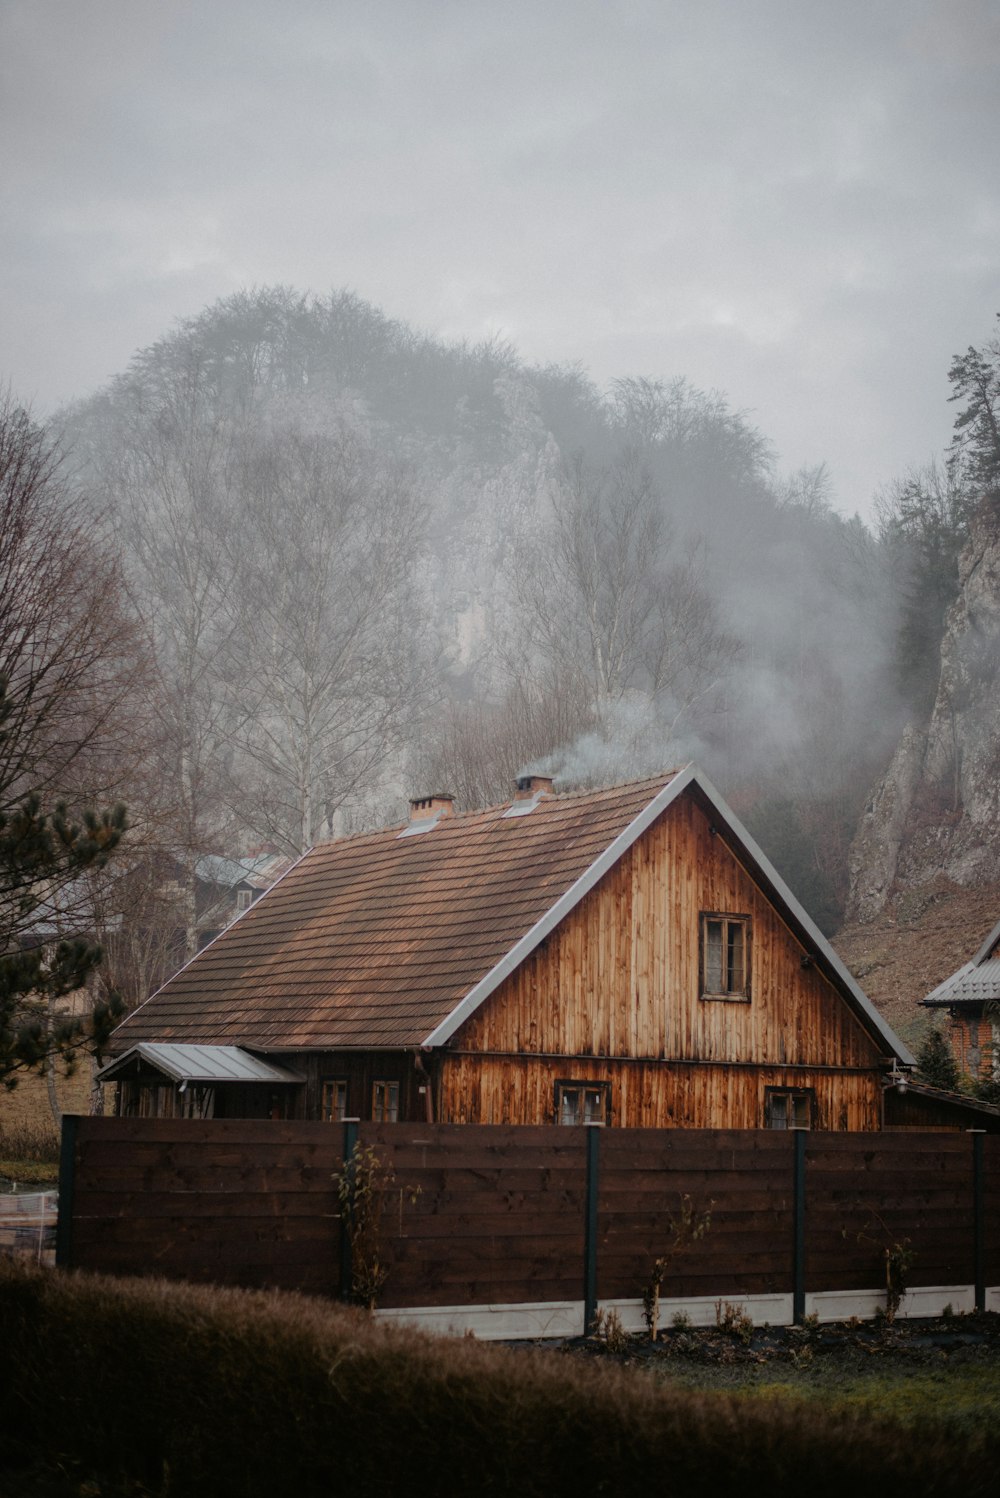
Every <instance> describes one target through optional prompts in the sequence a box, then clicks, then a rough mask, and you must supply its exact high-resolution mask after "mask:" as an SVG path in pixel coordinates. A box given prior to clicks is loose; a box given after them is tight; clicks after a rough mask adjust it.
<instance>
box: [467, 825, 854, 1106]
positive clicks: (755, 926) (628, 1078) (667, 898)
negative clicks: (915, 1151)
mask: <svg viewBox="0 0 1000 1498" xmlns="http://www.w3.org/2000/svg"><path fill="white" fill-rule="evenodd" d="M705 912H721V913H727V914H735V915H745V916H748V917H749V919H750V997H749V999H748V1000H746V999H705V998H703V997H702V995H701V973H700V960H699V945H700V943H699V934H700V926H701V917H702V914H703V913H705ZM804 956H805V953H804V951H803V948H802V946H801V945H800V943H799V942H798V941H797V940H796V939H795V938H794V937H793V936H792V934H791V932H790V931H789V929H788V928H787V926H786V925H785V924H784V922H783V921H782V920H781V918H780V917H779V915H778V914H777V912H776V910H775V909H774V907H773V905H772V904H771V902H770V901H769V900H768V899H767V897H766V896H765V895H764V893H763V892H762V891H761V890H760V889H759V888H758V887H757V885H756V884H755V883H754V882H753V880H752V879H751V878H750V876H749V875H748V874H747V873H746V872H745V870H744V869H743V868H742V867H741V865H740V863H739V862H738V860H737V858H736V857H735V855H734V854H733V852H732V851H731V849H730V848H729V847H728V845H727V844H726V843H725V842H724V841H723V839H722V838H721V837H719V836H717V835H714V834H713V832H712V829H711V826H710V822H709V819H708V817H707V816H706V814H705V812H704V811H703V810H702V809H701V808H700V807H699V806H698V805H697V804H696V803H695V802H694V801H693V800H692V799H691V798H690V797H683V798H681V799H680V800H679V801H677V802H675V803H674V804H673V805H672V806H671V807H669V808H668V810H667V811H666V812H665V813H664V814H663V816H661V817H660V818H659V819H658V820H657V821H656V822H655V823H654V824H653V826H652V827H651V828H650V829H649V830H648V831H647V832H646V833H645V834H644V835H643V836H642V837H641V838H640V839H639V840H638V842H637V843H635V844H634V845H633V847H632V848H631V849H630V850H629V852H628V853H626V854H625V855H624V857H623V858H622V859H621V860H620V861H619V862H618V863H617V864H616V865H615V867H614V868H613V869H611V870H610V871H609V873H608V874H607V875H605V877H604V878H603V879H602V880H601V881H600V883H599V884H598V885H597V886H595V888H594V889H593V890H592V891H591V892H590V893H589V894H588V895H587V896H586V897H585V898H584V900H583V901H582V902H581V903H580V905H579V906H578V907H577V908H576V909H575V910H574V911H573V912H572V913H571V914H570V915H569V916H568V917H567V918H566V919H565V920H564V921H563V922H562V923H561V924H560V925H559V926H558V927H557V928H556V929H555V930H554V931H553V932H552V933H551V934H550V935H549V937H548V938H547V939H546V940H545V941H544V942H543V943H542V944H541V946H540V947H539V948H538V949H537V950H536V951H535V952H534V953H533V954H532V956H531V957H529V958H528V959H527V961H525V962H524V963H523V964H522V965H521V966H520V967H519V968H518V969H517V970H516V971H515V972H514V973H512V974H511V975H510V977H509V978H507V979H506V981H505V982H504V983H503V984H502V985H501V986H500V988H499V989H498V990H497V992H496V993H495V994H493V995H492V996H491V998H490V999H488V1000H487V1001H486V1003H485V1004H484V1005H483V1007H482V1008H481V1009H480V1010H479V1011H478V1013H476V1014H475V1015H473V1016H472V1017H471V1018H470V1019H469V1020H468V1021H467V1022H466V1023H465V1024H464V1025H463V1026H462V1027H461V1029H460V1030H459V1031H458V1032H457V1034H456V1036H455V1037H454V1040H453V1041H452V1043H451V1045H450V1046H449V1047H448V1048H447V1050H446V1051H445V1052H444V1054H443V1055H442V1057H441V1060H440V1063H439V1064H440V1069H441V1070H440V1084H439V1115H438V1116H439V1117H441V1118H442V1119H443V1120H448V1121H455V1122H480V1123H496V1124H501V1123H517V1122H537V1121H543V1120H550V1119H551V1118H552V1117H553V1097H554V1092H553V1089H554V1085H555V1082H556V1081H557V1080H559V1079H562V1080H570V1079H572V1080H579V1081H590V1080H604V1081H609V1082H610V1083H611V1119H610V1121H611V1122H612V1123H613V1124H616V1125H619V1126H621V1127H627V1128H639V1127H644V1128H645V1127H666V1126H670V1125H673V1126H683V1127H688V1128H710V1127H718V1126H727V1127H732V1128H741V1129H742V1128H756V1127H759V1126H760V1125H761V1124H763V1122H764V1100H765V1089H766V1087H769V1086H775V1087H795V1088H811V1089H814V1091H815V1098H816V1114H817V1116H816V1119H815V1126H817V1127H820V1128H824V1129H852V1130H871V1129H877V1128H879V1127H880V1126H881V1121H882V1120H881V1097H882V1091H881V1085H880V1080H879V1070H880V1068H879V1062H880V1056H881V1053H880V1050H879V1048H878V1046H877V1045H876V1043H875V1042H874V1041H873V1040H872V1038H871V1037H870V1036H869V1035H868V1034H867V1033H866V1031H865V1030H864V1028H863V1027H862V1025H861V1023H860V1022H859V1020H857V1019H856V1018H855V1017H854V1015H853V1014H852V1013H851V1011H850V1010H849V1008H848V1006H847V1004H846V1003H845V1001H844V999H843V998H842V996H841V995H840V994H839V993H838V992H837V991H836V990H835V989H834V987H833V985H832V984H831V983H830V982H829V981H828V980H827V978H826V977H825V976H824V975H823V974H822V973H821V972H820V971H819V969H818V968H817V967H815V966H812V965H807V966H805V967H804V966H803V958H804Z"/></svg>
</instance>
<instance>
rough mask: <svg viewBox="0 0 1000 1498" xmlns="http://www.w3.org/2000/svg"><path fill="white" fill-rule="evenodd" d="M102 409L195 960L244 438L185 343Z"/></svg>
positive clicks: (218, 811)
mask: <svg viewBox="0 0 1000 1498" xmlns="http://www.w3.org/2000/svg"><path fill="white" fill-rule="evenodd" d="M110 406H111V413H112V414H111V432H110V434H109V437H108V439H107V440H106V441H105V443H104V444H103V447H102V450H101V454H100V469H99V473H100V479H101V481H102V483H103V485H104V487H105V492H106V493H107V494H108V496H109V497H110V499H111V501H112V503H113V505H114V509H115V512H116V517H117V522H118V525H119V528H120V534H121V537H122V541H123V544H124V546H125V551H126V559H127V568H128V577H129V586H130V589H131V591H132V594H133V596H134V597H135V599H136V601H137V604H138V606H139V607H140V608H141V610H142V612H143V614H144V615H145V617H146V619H147V620H148V621H149V624H148V627H149V631H150V636H151V644H152V654H153V658H154V661H155V670H156V684H155V692H154V693H153V696H152V699H151V700H152V710H153V713H154V716H155V728H156V731H155V738H154V743H155V750H154V753H155V758H156V768H157V771H158V778H159V782H160V792H159V796H158V798H157V799H158V802H159V805H158V807H156V808H155V813H154V814H155V816H156V818H157V819H158V820H160V821H164V820H166V821H168V822H169V824H170V834H169V836H170V841H171V844H172V846H173V848H174V849H175V850H176V852H177V854H178V856H179V857H180V859H181V861H182V865H183V869H184V875H183V891H184V922H183V923H184V927H185V931H186V938H185V950H186V953H187V955H188V956H191V955H193V953H194V951H195V950H196V947H197V912H196V878H195V865H196V863H197V860H198V858H199V857H200V856H201V854H202V853H204V852H206V851H208V850H209V849H210V848H211V847H212V846H213V845H214V844H215V843H216V842H217V841H218V839H219V837H220V833H221V828H222V827H223V825H224V823H225V820H226V802H225V797H224V786H225V777H224V774H223V765H224V759H225V755H226V753H227V744H228V742H229V739H230V737H231V733H232V726H233V725H232V720H231V716H230V715H231V711H232V705H233V699H232V696H231V694H229V693H227V691H226V690H225V680H224V678H225V671H226V669H227V665H228V662H229V659H230V634H231V632H232V629H233V627H234V625H233V620H232V611H231V606H230V605H231V600H230V589H231V564H230V558H229V536H230V533H231V530H232V529H233V528H234V527H236V526H238V524H239V522H240V511H239V492H238V487H237V475H238V464H237V455H238V453H239V450H240V448H239V440H240V437H241V436H242V435H243V433H244V432H245V428H244V427H241V426H238V425H237V424H236V423H235V421H234V419H233V416H232V413H231V412H229V411H228V410H227V409H225V408H223V407H220V405H219V403H218V400H217V398H216V389H215V379H214V375H213V373H212V370H211V367H210V365H209V364H208V363H207V362H206V361H205V360H204V359H203V357H202V356H201V354H200V353H199V351H198V349H197V347H196V346H193V345H191V344H189V343H181V344H179V345H178V346H176V347H175V346H173V345H167V346H165V348H164V349H154V350H150V351H148V352H147V354H146V355H144V356H141V358H140V359H139V360H137V361H136V364H135V366H134V368H133V370H132V372H131V373H130V374H129V375H128V376H124V377H122V378H121V379H120V380H118V381H116V382H115V384H114V386H113V387H112V390H111V393H110ZM151 810H152V809H151Z"/></svg>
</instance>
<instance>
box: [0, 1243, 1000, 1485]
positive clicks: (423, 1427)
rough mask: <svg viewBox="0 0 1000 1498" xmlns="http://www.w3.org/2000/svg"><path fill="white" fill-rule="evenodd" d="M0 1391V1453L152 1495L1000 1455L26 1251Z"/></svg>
mask: <svg viewBox="0 0 1000 1498" xmlns="http://www.w3.org/2000/svg"><path fill="white" fill-rule="evenodd" d="M0 1408H3V1410H4V1415H5V1427H6V1437H7V1439H6V1441H5V1444H4V1447H3V1448H2V1450H0V1460H2V1461H6V1462H7V1463H8V1464H9V1463H10V1462H11V1460H12V1459H13V1458H14V1457H16V1456H21V1457H24V1456H26V1455H27V1454H36V1455H37V1453H38V1452H46V1453H48V1454H49V1455H50V1456H51V1457H52V1458H53V1459H55V1458H57V1457H58V1458H61V1459H62V1461H63V1462H64V1464H66V1465H70V1464H78V1465H80V1464H82V1466H83V1469H84V1470H86V1471H90V1472H92V1473H94V1474H97V1475H98V1488H97V1490H99V1491H102V1492H108V1491H109V1485H110V1484H112V1483H114V1482H115V1481H118V1482H120V1483H121V1484H122V1486H124V1484H125V1480H126V1479H127V1480H129V1481H133V1482H141V1484H142V1490H143V1491H144V1492H145V1493H147V1494H148V1495H150V1498H208V1495H211V1498H265V1495H266V1498H274V1495H276V1494H285V1493H288V1494H294V1495H295V1498H319V1495H320V1494H322V1495H323V1498H329V1495H330V1494H334V1493H359V1494H361V1493H363V1494H364V1495H365V1498H382V1495H385V1498H388V1495H394V1494H397V1493H399V1492H401V1491H405V1492H407V1493H408V1494H416V1495H420V1494H424V1493H426V1494H433V1495H434V1498H466V1495H468V1494H469V1493H472V1492H475V1493H477V1494H483V1495H487V1498H488V1495H491V1494H497V1495H499V1494H509V1493H514V1492H516V1493H518V1494H519V1495H524V1498H536V1495H539V1498H540V1495H542V1494H544V1495H545V1498H560V1495H562V1494H570V1493H572V1494H574V1495H578V1494H579V1493H581V1492H588V1493H606V1494H619V1493H622V1494H631V1493H648V1494H650V1495H652V1494H657V1493H661V1494H662V1493H673V1492H677V1493H684V1494H691V1495H694V1494H699V1493H710V1492H716V1491H726V1490H733V1491H738V1492H739V1493H740V1495H741V1498H757V1495H763V1494H765V1493H766V1494H767V1495H768V1498H774V1494H775V1492H800V1491H801V1492H808V1493H809V1494H810V1498H827V1495H829V1498H843V1493H844V1491H848V1492H851V1494H852V1498H863V1495H866V1494H872V1495H875V1494H877V1495H878V1498H897V1495H898V1498H904V1495H905V1498H912V1494H913V1473H914V1472H919V1474H920V1486H921V1490H922V1491H925V1492H933V1493H934V1494H935V1495H940V1498H949V1495H951V1494H954V1495H956V1498H958V1495H961V1498H978V1495H980V1494H986V1493H991V1492H992V1490H993V1483H994V1479H995V1463H996V1458H997V1455H998V1440H997V1437H996V1434H995V1433H994V1432H993V1431H992V1430H987V1431H984V1432H983V1434H982V1437H981V1439H978V1440H975V1441H970V1442H968V1443H963V1445H962V1446H961V1447H960V1448H957V1447H956V1445H955V1442H954V1439H953V1436H952V1434H951V1432H950V1431H949V1430H948V1428H947V1427H946V1426H945V1425H943V1424H942V1425H940V1426H937V1425H935V1424H934V1422H925V1423H924V1424H923V1425H922V1426H921V1428H920V1429H919V1430H913V1429H908V1428H906V1427H904V1426H903V1425H898V1424H893V1423H892V1422H889V1421H881V1420H873V1419H872V1417H871V1414H870V1412H867V1411H866V1412H864V1413H863V1414H858V1413H852V1412H851V1411H849V1410H844V1409H837V1410H830V1409H827V1408H823V1407H821V1408H817V1409H815V1410H812V1409H810V1410H809V1412H808V1413H805V1412H804V1410H803V1408H802V1406H800V1405H795V1404H792V1405H782V1404H780V1403H778V1402H777V1401H772V1402H768V1403H766V1404H765V1403H760V1404H752V1403H749V1402H748V1401H746V1400H738V1399H736V1398H731V1397H728V1396H724V1395H718V1394H715V1395H705V1394H696V1393H690V1392H681V1391H679V1390H670V1389H666V1390H665V1389H662V1388H657V1387H655V1386H654V1385H653V1384H652V1383H651V1382H648V1381H646V1380H637V1378H636V1376H635V1375H634V1374H632V1375H629V1373H628V1372H627V1371H625V1370H621V1369H617V1368H613V1367H608V1366H606V1365H605V1364H603V1363H601V1364H600V1366H597V1367H592V1366H586V1367H581V1366H577V1365H576V1364H571V1363H569V1362H568V1360H566V1359H564V1358H560V1357H558V1355H556V1354H552V1353H528V1352H524V1351H518V1352H516V1353H514V1352H512V1351H510V1350H509V1349H504V1348H497V1347H484V1346H482V1345H480V1344H477V1343H475V1342H473V1341H468V1340H463V1339H451V1340H444V1339H431V1338H427V1337H421V1336H418V1335H416V1334H413V1333H404V1332H402V1331H401V1330H399V1329H393V1328H390V1327H387V1326H386V1325H385V1324H384V1323H380V1322H378V1321H372V1319H371V1318H370V1317H368V1316H367V1315H366V1314H365V1313H363V1312H360V1311H356V1310H352V1309H350V1308H347V1307H339V1306H330V1305H327V1304H325V1303H323V1302H320V1301H312V1300H309V1299H307V1298H305V1297H301V1296H293V1295H278V1294H264V1293H259V1292H258V1293H254V1292H248V1291H238V1290H212V1289H208V1288H205V1287H193V1286H178V1285H173V1284H167V1283H165V1282H162V1281H153V1280H134V1281H115V1280H110V1279H104V1278H98V1277H96V1276H93V1277H92V1276H86V1275H83V1274H72V1275H70V1274H65V1273H51V1272H50V1273H40V1272H38V1271H33V1270H28V1269H25V1268H23V1267H20V1266H16V1265H0ZM17 1443H19V1444H17ZM0 1489H2V1482H0ZM7 1490H8V1491H9V1490H10V1489H9V1487H8V1489H7Z"/></svg>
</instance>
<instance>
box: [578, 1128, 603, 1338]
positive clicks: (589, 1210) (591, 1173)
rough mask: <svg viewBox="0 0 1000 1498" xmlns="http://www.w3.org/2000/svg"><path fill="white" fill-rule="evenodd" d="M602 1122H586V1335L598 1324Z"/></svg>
mask: <svg viewBox="0 0 1000 1498" xmlns="http://www.w3.org/2000/svg"><path fill="white" fill-rule="evenodd" d="M603 1127H604V1125H603V1124H598V1123H593V1124H586V1125H585V1128H586V1130H587V1196H586V1209H585V1217H584V1229H583V1335H584V1336H585V1337H589V1336H590V1334H591V1332H592V1331H593V1330H594V1327H595V1325H596V1323H597V1171H598V1164H599V1162H600V1153H601V1129H602V1128H603Z"/></svg>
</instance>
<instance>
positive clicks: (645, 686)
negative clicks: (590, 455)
mask: <svg viewBox="0 0 1000 1498" xmlns="http://www.w3.org/2000/svg"><path fill="white" fill-rule="evenodd" d="M699 561H700V558H699V553H698V551H697V549H691V548H688V549H686V550H684V551H681V550H680V549H678V548H677V547H676V546H675V545H674V541H673V534H672V530H671V527H670V524H669V522H668V520H667V518H666V515H665V513H664V508H663V503H662V500H661V498H660V496H659V495H658V494H657V492H656V491H655V489H654V487H653V485H652V482H651V480H650V478H649V474H648V472H647V471H646V469H645V468H644V466H643V465H642V463H641V462H640V460H639V458H638V456H637V454H636V453H635V452H634V451H633V452H626V453H625V454H624V455H623V456H622V457H621V458H620V459H619V461H618V462H617V463H616V464H614V465H613V466H612V467H611V468H610V469H608V470H606V471H604V472H598V473H594V472H592V471H590V470H589V469H588V468H587V467H586V466H585V465H584V464H583V463H582V461H581V462H577V463H576V464H575V465H574V466H573V467H572V468H571V469H570V470H569V471H568V472H567V474H566V479H565V483H564V485H563V486H561V488H560V489H558V490H557V492H556V493H555V495H554V497H553V505H552V518H551V525H550V527H549V528H548V531H547V533H546V534H544V535H543V537H542V538H541V540H540V541H539V542H538V543H537V544H536V545H534V546H533V547H532V548H531V550H530V551H528V550H525V552H524V553H523V554H522V557H521V560H520V565H519V570H518V578H517V584H516V589H517V595H518V604H519V609H520V615H521V623H522V628H523V631H524V635H525V639H526V644H527V654H528V655H529V658H533V659H534V660H536V661H540V662H542V663H543V665H544V669H545V671H546V672H547V673H549V674H550V675H552V676H555V677H556V678H557V679H559V680H561V681H564V682H574V683H575V685H576V693H577V695H578V696H581V697H586V698H587V699H589V703H590V706H591V710H592V711H593V712H597V713H599V712H600V711H601V710H602V709H603V708H605V707H606V706H607V705H608V704H613V703H616V702H620V701H622V699H623V698H625V696H626V695H627V694H630V693H640V694H643V695H644V696H646V697H648V698H650V699H652V700H653V701H654V702H655V703H657V704H659V705H661V706H662V707H663V708H664V710H665V711H666V713H667V717H666V719H665V721H664V726H665V728H666V731H667V733H668V734H669V732H670V731H672V730H673V729H674V728H675V727H676V726H677V723H678V722H679V721H680V719H681V718H682V717H683V716H684V715H685V714H690V712H691V711H692V709H693V707H694V705H695V704H696V703H697V702H699V701H703V700H704V699H706V698H707V697H708V696H709V695H710V694H711V692H712V690H713V689H714V688H715V686H716V685H717V684H718V683H719V681H720V680H721V679H722V677H723V676H724V675H725V673H726V672H727V671H728V669H729V668H730V666H731V665H732V663H733V662H734V660H735V659H736V658H737V656H738V654H739V646H738V643H737V641H736V640H735V639H734V638H733V637H732V636H731V635H729V634H728V633H727V632H726V631H725V629H724V628H723V627H722V625H721V623H720V621H719V616H718V610H717V608H716V606H715V604H714V601H713V599H712V597H711V595H710V594H709V592H708V591H707V588H706V586H705V585H704V583H703V581H702V578H701V575H700V566H699Z"/></svg>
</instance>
